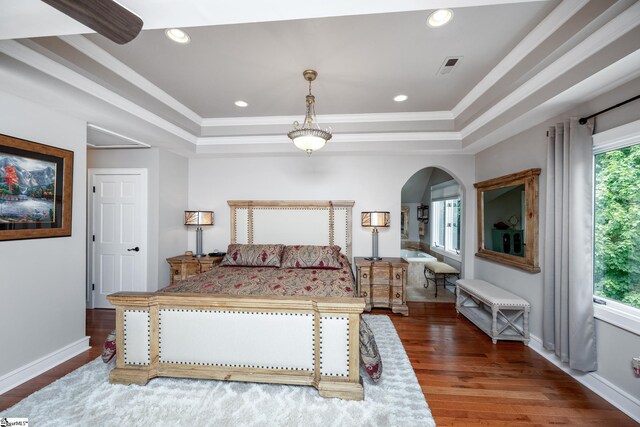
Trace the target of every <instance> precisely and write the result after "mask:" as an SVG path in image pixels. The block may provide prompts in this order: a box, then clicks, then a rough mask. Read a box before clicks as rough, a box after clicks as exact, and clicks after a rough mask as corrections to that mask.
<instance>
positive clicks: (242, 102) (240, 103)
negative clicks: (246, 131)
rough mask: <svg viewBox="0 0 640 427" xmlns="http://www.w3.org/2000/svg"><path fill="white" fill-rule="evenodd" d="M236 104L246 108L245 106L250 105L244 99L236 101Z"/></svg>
mask: <svg viewBox="0 0 640 427" xmlns="http://www.w3.org/2000/svg"><path fill="white" fill-rule="evenodd" d="M234 104H236V106H237V107H242V108H244V107H246V106H248V105H249V104H247V103H246V102H244V101H236V102H234Z"/></svg>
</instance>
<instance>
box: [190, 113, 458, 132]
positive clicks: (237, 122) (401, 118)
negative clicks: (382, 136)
mask: <svg viewBox="0 0 640 427" xmlns="http://www.w3.org/2000/svg"><path fill="white" fill-rule="evenodd" d="M300 117H301V115H299V116H258V117H211V118H205V119H202V122H201V125H202V127H203V128H206V127H227V126H229V127H231V126H264V125H290V124H292V123H293V122H295V121H299V120H300ZM454 118H455V117H454V116H453V114H452V113H451V111H424V112H421V111H417V112H407V113H369V114H366V113H365V114H323V115H318V116H317V119H318V122H320V123H334V124H335V123H380V122H419V121H440V120H453V119H454Z"/></svg>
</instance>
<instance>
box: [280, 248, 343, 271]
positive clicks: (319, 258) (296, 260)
mask: <svg viewBox="0 0 640 427" xmlns="http://www.w3.org/2000/svg"><path fill="white" fill-rule="evenodd" d="M339 255H340V246H335V245H333V246H302V245H297V246H285V247H284V253H283V254H282V268H324V269H338V268H342V264H340V260H339Z"/></svg>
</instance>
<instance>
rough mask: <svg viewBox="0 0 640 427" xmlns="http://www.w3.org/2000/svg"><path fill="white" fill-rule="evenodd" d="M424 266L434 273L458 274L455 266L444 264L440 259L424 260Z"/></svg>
mask: <svg viewBox="0 0 640 427" xmlns="http://www.w3.org/2000/svg"><path fill="white" fill-rule="evenodd" d="M424 265H425V267H427V268H428V269H429V270H431V271H433V272H434V273H436V274H459V273H460V272H459V271H458V270H456V269H455V268H453V267H451V266H450V265H449V264H445V263H444V262H440V261H429V262H426V263H425V264H424Z"/></svg>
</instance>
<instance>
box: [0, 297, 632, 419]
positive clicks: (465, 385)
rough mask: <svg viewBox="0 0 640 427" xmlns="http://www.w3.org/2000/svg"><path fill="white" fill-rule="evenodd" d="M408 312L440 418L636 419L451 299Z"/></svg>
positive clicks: (102, 317) (42, 382)
mask: <svg viewBox="0 0 640 427" xmlns="http://www.w3.org/2000/svg"><path fill="white" fill-rule="evenodd" d="M409 312H410V316H409V317H402V316H398V315H392V316H391V319H392V320H393V323H394V325H395V327H396V330H397V331H398V335H399V336H400V338H401V340H402V343H403V345H404V347H405V349H406V351H407V354H408V356H409V359H410V360H411V363H412V365H413V368H414V370H415V372H416V375H417V377H418V381H419V383H420V385H421V386H422V391H423V392H424V394H425V397H426V399H427V402H428V404H429V407H430V408H431V412H432V414H433V416H434V418H435V420H436V423H437V424H438V426H448V425H455V426H473V425H505V426H517V425H529V426H531V425H551V424H553V425H557V424H560V425H578V426H585V425H600V426H636V425H638V424H637V423H636V422H634V421H633V420H632V419H631V418H629V417H627V416H626V415H625V414H623V413H622V412H620V411H619V410H617V409H616V408H614V407H613V406H612V405H610V404H609V403H608V402H606V401H605V400H604V399H602V398H600V397H599V396H597V395H596V394H595V393H593V392H592V391H590V390H589V389H587V388H586V387H584V386H582V385H581V384H580V383H578V382H577V381H575V380H574V379H573V378H571V377H570V376H568V375H566V374H565V373H564V372H562V371H561V370H560V369H558V368H557V367H555V366H554V365H553V364H551V363H549V362H548V361H547V360H545V359H544V358H543V357H542V356H540V355H538V354H537V353H536V352H535V351H533V350H531V349H529V348H528V347H526V346H524V345H522V344H521V343H516V342H502V341H501V342H499V343H498V344H497V345H493V344H492V343H491V340H490V339H489V337H487V336H486V335H485V334H484V333H482V332H481V331H480V330H479V329H477V328H476V327H475V326H474V325H473V324H471V323H470V322H468V321H467V320H466V319H464V318H463V317H462V316H460V317H458V316H456V312H455V308H454V306H453V304H445V303H409ZM374 314H382V315H386V314H388V311H386V310H380V309H376V310H374ZM114 315H115V312H114V311H113V310H87V335H89V336H91V341H90V345H91V350H88V351H86V352H85V353H83V354H81V355H79V356H76V357H74V358H73V359H71V360H69V361H67V362H65V363H63V364H62V365H60V366H57V367H56V368H54V369H51V370H50V371H47V372H45V373H44V374H42V375H40V376H38V377H36V378H34V379H32V380H30V381H28V382H26V383H24V384H22V385H20V386H18V387H16V388H15V389H13V390H10V391H9V392H7V393H5V394H3V395H0V410H3V409H6V408H8V407H10V406H12V405H14V404H16V403H17V402H19V401H20V400H22V399H23V398H25V397H26V396H28V395H29V394H31V393H33V392H35V391H37V390H39V389H41V388H42V387H45V386H46V385H48V384H50V383H52V382H53V381H55V380H56V379H58V378H60V377H62V376H64V375H66V374H67V373H69V372H71V371H73V370H74V369H76V368H78V367H80V366H82V365H84V364H85V363H87V362H89V361H91V360H93V359H95V358H96V357H98V356H99V355H100V352H101V351H102V342H103V341H104V339H105V338H106V336H107V334H108V333H109V332H110V331H111V330H112V329H113V328H114V325H115V317H114ZM383 375H384V374H383Z"/></svg>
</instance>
